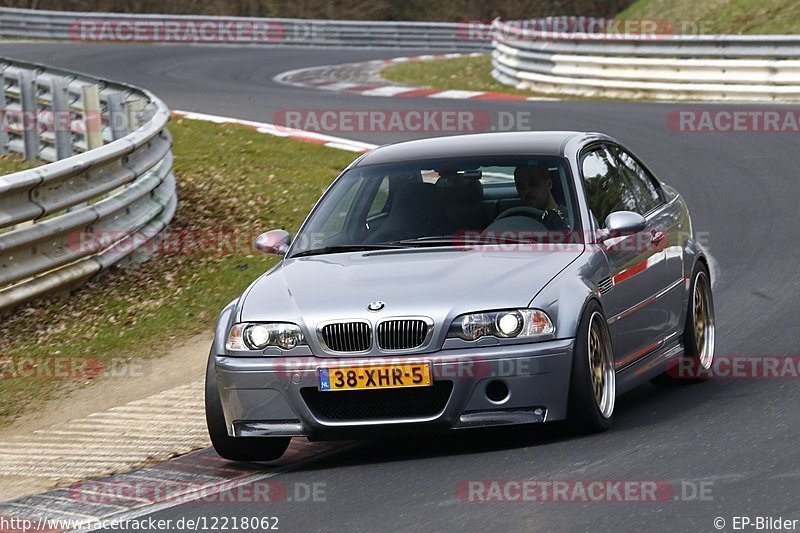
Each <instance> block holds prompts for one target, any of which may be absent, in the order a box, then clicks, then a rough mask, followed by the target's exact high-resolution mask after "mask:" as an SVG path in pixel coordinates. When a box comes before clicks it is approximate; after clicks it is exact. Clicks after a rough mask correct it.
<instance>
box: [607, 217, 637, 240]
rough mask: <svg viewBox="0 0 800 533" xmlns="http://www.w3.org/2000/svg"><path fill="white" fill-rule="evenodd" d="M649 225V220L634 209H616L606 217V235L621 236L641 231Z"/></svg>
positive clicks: (609, 236) (608, 236)
mask: <svg viewBox="0 0 800 533" xmlns="http://www.w3.org/2000/svg"><path fill="white" fill-rule="evenodd" d="M646 226H647V220H645V218H644V217H643V216H642V215H640V214H639V213H634V212H633V211H614V212H613V213H611V214H610V215H608V216H607V217H606V227H605V234H606V235H605V237H606V238H611V237H619V236H620V235H633V234H635V233H639V232H640V231H642V230H643V229H644V228H645V227H646Z"/></svg>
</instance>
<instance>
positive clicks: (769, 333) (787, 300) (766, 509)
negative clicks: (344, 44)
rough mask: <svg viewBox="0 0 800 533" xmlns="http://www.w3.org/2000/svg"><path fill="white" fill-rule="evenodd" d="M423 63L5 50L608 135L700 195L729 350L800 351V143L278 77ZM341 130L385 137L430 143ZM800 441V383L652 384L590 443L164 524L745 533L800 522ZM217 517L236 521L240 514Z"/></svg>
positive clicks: (432, 448)
mask: <svg viewBox="0 0 800 533" xmlns="http://www.w3.org/2000/svg"><path fill="white" fill-rule="evenodd" d="M414 53H415V52H414V51H396V50H394V51H393V50H362V51H357V50H330V49H328V50H312V49H288V48H287V49H268V48H224V47H189V46H157V47H156V46H133V45H131V46H128V45H120V46H117V45H81V44H44V43H42V44H26V43H13V44H2V45H0V55H2V56H9V57H15V58H20V59H27V60H32V61H38V62H43V63H47V64H51V65H54V66H59V67H65V68H70V69H76V70H81V71H85V72H88V73H91V74H94V75H98V76H105V77H108V78H112V79H118V80H122V81H127V82H131V83H134V84H136V85H139V86H142V87H146V88H148V89H150V90H152V91H153V92H154V93H155V94H157V95H159V96H160V97H162V98H163V99H164V100H165V101H166V102H167V104H168V105H169V106H170V107H171V108H172V109H180V110H187V111H199V112H204V113H211V114H219V115H226V116H232V117H238V118H244V119H251V120H260V121H265V122H274V120H275V115H276V113H279V112H281V111H282V110H286V109H306V108H313V109H340V110H341V109H362V110H363V109H407V110H410V109H415V110H445V109H446V110H472V111H480V112H485V113H487V114H488V115H489V117H491V119H492V123H493V124H495V125H498V124H499V122H498V121H499V117H500V113H501V112H511V113H517V112H522V113H525V114H527V113H529V115H527V116H529V117H530V120H531V124H529V125H528V124H525V125H526V126H530V127H532V128H533V129H576V130H598V131H602V132H605V133H608V134H610V135H612V136H614V137H616V138H618V139H619V140H620V141H621V142H623V143H624V144H626V145H628V146H629V147H630V148H631V149H632V150H634V151H635V152H636V153H638V154H639V155H640V156H641V157H642V158H643V159H644V160H645V161H647V162H648V163H649V164H650V166H651V167H652V168H653V170H654V171H655V172H656V173H657V174H658V175H659V176H660V177H661V178H662V180H664V181H666V182H668V183H670V184H672V185H674V186H676V187H677V188H678V190H680V191H681V192H682V193H683V195H684V196H685V197H686V199H687V201H688V203H689V206H690V208H691V210H692V214H693V218H694V223H695V229H696V231H697V232H698V233H700V234H701V235H702V236H703V241H704V243H705V245H706V247H707V249H708V250H709V251H710V253H711V255H712V256H713V258H714V259H715V263H716V265H715V268H714V271H713V274H714V276H715V278H716V279H715V285H714V290H715V299H716V309H717V353H718V355H790V354H798V353H800V347H799V346H798V341H799V340H800V325H798V316H799V315H800V281H798V280H799V278H798V269H800V247H798V235H797V227H798V223H799V222H800V170H798V154H799V153H800V141H798V136H797V133H744V132H741V133H716V134H711V133H688V132H678V131H674V130H672V129H670V128H669V127H668V116H669V114H670V113H671V112H674V111H676V110H685V109H719V108H720V106H712V105H702V104H695V105H688V104H657V103H638V102H637V103H634V102H632V103H621V102H607V101H602V102H588V101H580V102H573V101H560V102H515V101H486V100H484V101H465V100H444V99H401V98H380V97H365V96H357V95H348V94H339V93H331V92H324V91H318V90H312V89H299V88H295V87H287V86H283V85H279V84H276V83H275V82H273V81H272V78H273V77H274V76H275V75H277V74H279V73H281V72H284V71H287V70H291V69H296V68H300V67H306V66H315V65H323V64H335V63H344V62H350V61H359V60H367V59H378V58H386V57H392V56H399V55H413V54H414ZM416 53H425V52H424V51H417V52H416ZM723 107H725V108H730V107H732V106H723ZM333 134H336V133H335V132H333ZM339 135H341V136H345V137H349V138H354V139H358V140H363V141H368V142H376V143H383V142H389V141H396V140H402V139H408V138H412V137H418V136H422V135H425V134H422V133H373V132H356V133H341V134H339ZM264 142H267V143H268V142H269V137H265V138H264ZM798 443H800V382H799V381H798V380H797V379H791V378H787V379H762V380H754V379H749V380H736V381H733V380H714V381H712V382H707V383H704V384H700V385H695V386H689V387H675V388H655V387H653V386H650V385H647V386H643V387H640V388H639V389H637V390H635V391H633V392H632V393H629V394H627V395H626V396H624V397H622V398H621V399H620V400H619V403H618V408H617V423H616V425H615V426H614V428H613V429H612V430H611V431H609V432H607V433H604V434H601V435H597V436H592V437H582V438H573V437H570V436H568V435H566V434H565V433H564V432H563V431H562V430H561V428H559V427H558V426H554V427H547V426H543V427H535V428H517V429H513V430H508V429H503V430H490V431H477V432H475V431H473V432H469V433H466V432H461V433H456V434H452V435H445V436H437V437H425V438H422V437H415V438H408V439H403V440H393V441H380V442H367V443H362V444H359V445H357V446H355V447H353V448H347V449H345V450H344V451H342V452H341V453H339V454H336V455H332V456H329V457H327V458H325V459H323V460H320V461H318V462H316V463H312V464H310V465H306V466H304V467H303V468H302V469H300V470H295V471H289V472H285V473H282V474H279V475H278V476H277V477H275V478H274V480H275V481H278V482H281V483H284V484H286V487H288V488H289V495H290V496H292V494H294V492H293V491H295V490H297V491H300V492H303V490H304V489H303V488H302V487H305V486H306V485H304V484H308V485H309V486H310V485H311V484H313V483H317V484H319V483H322V484H324V497H320V495H319V494H318V498H317V500H323V499H324V500H325V501H316V502H314V501H307V500H306V501H296V500H298V499H300V500H304V498H302V497H297V496H298V495H297V494H296V495H295V497H294V498H292V499H293V500H295V501H291V502H289V501H284V502H282V503H276V504H272V505H266V506H264V505H254V504H246V503H242V504H231V503H227V504H222V503H208V502H202V503H191V504H184V505H180V506H176V507H172V508H170V509H166V510H162V511H159V512H157V513H155V515H154V516H156V517H158V518H172V519H178V518H181V517H227V518H228V528H229V529H233V527H232V526H233V522H232V517H252V516H277V517H279V527H280V530H281V531H298V532H301V531H302V532H305V531H406V530H423V531H438V530H442V531H487V530H492V531H715V530H717V529H718V528H716V527H715V519H717V518H722V519H724V520H725V526H724V529H723V530H725V531H733V525H734V517H736V516H748V517H750V518H751V519H752V520H753V521H755V520H756V517H758V516H762V517H778V516H782V517H783V518H784V519H786V518H797V519H800V505H799V504H798V501H799V499H798V493H800V462H799V461H798V460H797V457H798V449H800V445H799V444H798ZM469 480H542V481H545V480H574V481H580V480H641V481H665V482H668V483H669V484H671V485H672V486H674V487H676V490H675V491H674V493H670V494H669V495H668V496H667V497H665V498H664V499H663V500H662V501H657V502H646V503H642V502H627V503H580V502H571V503H468V502H464V501H462V499H461V498H460V497H459V493H458V487H459V486H462V485H460V484H463V483H465V482H467V481H469ZM318 486H319V485H318ZM298 487H300V488H298ZM701 490H705V493H704V494H701V493H700V492H701ZM709 491H710V492H709ZM682 492H685V493H686V494H682ZM300 496H302V495H300ZM684 496H685V497H684ZM683 500H691V501H683ZM207 525H209V526H210V525H212V524H211V523H210V522H209V523H207ZM216 525H217V528H216V529H218V530H219V529H221V528H222V522H218V523H217V524H216ZM239 525H241V524H239ZM716 525H717V526H719V525H721V522H719V521H717V524H716Z"/></svg>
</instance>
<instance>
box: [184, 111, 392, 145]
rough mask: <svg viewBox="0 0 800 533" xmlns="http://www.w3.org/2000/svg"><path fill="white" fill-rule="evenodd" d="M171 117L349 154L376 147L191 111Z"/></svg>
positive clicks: (328, 136)
mask: <svg viewBox="0 0 800 533" xmlns="http://www.w3.org/2000/svg"><path fill="white" fill-rule="evenodd" d="M172 116H174V117H180V118H185V119H189V120H201V121H204V122H213V123H215V124H235V125H238V126H245V127H248V128H251V129H254V130H256V131H257V132H259V133H264V134H267V135H273V136H275V137H287V138H289V139H294V140H296V141H301V142H307V143H312V144H319V145H322V146H327V147H328V148H336V149H339V150H347V151H350V152H358V153H364V152H368V151H370V150H372V149H373V148H377V147H378V145H377V144H370V143H365V142H361V141H353V140H350V139H345V138H343V137H334V136H333V135H326V134H324V133H314V132H311V131H304V130H299V129H295V128H289V127H286V126H278V125H275V124H269V123H267V122H254V121H252V120H241V119H238V118H230V117H222V116H218V115H207V114H205V113H194V112H191V111H173V112H172Z"/></svg>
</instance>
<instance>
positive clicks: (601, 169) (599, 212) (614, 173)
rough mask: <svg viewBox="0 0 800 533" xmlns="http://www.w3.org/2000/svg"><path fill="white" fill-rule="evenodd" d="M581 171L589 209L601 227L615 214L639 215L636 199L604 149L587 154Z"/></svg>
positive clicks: (597, 149)
mask: <svg viewBox="0 0 800 533" xmlns="http://www.w3.org/2000/svg"><path fill="white" fill-rule="evenodd" d="M581 167H582V170H583V181H584V185H585V187H586V196H587V201H588V202H589V209H590V210H591V212H592V214H593V215H594V216H595V219H596V220H597V222H598V225H599V226H600V227H602V226H603V225H604V222H605V219H606V217H607V216H608V215H609V214H611V213H613V212H614V211H637V205H636V199H635V198H634V196H633V194H632V193H631V190H630V188H629V187H628V184H627V183H626V181H625V179H624V178H623V177H622V175H621V174H620V172H619V170H618V169H617V166H616V165H615V164H614V161H613V159H612V157H611V154H609V153H608V151H607V150H606V149H605V148H602V147H601V148H595V149H593V150H592V151H590V152H588V153H587V154H585V155H584V156H583V161H582V163H581Z"/></svg>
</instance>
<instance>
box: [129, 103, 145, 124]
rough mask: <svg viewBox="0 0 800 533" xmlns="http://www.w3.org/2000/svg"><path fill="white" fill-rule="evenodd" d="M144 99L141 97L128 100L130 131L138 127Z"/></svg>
mask: <svg viewBox="0 0 800 533" xmlns="http://www.w3.org/2000/svg"><path fill="white" fill-rule="evenodd" d="M144 106H145V101H144V100H142V99H141V98H137V99H136V100H129V101H128V127H129V128H130V129H131V131H134V130H136V129H139V126H140V125H141V121H140V120H139V118H140V116H141V113H142V111H143V110H144Z"/></svg>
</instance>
